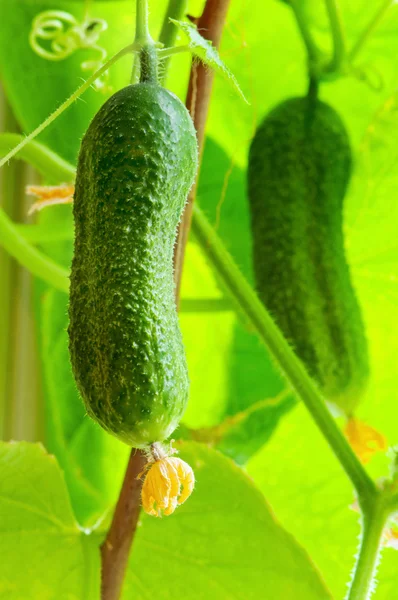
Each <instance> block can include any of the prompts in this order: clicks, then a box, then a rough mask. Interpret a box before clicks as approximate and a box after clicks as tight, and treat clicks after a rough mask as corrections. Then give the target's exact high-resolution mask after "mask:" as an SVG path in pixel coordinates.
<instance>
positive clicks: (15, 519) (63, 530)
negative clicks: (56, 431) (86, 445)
mask: <svg viewBox="0 0 398 600" xmlns="http://www.w3.org/2000/svg"><path fill="white" fill-rule="evenodd" d="M0 534H1V536H0V537H1V541H0V563H1V581H0V596H1V597H2V598H7V600H21V599H22V598H23V600H37V599H38V598H40V599H44V598H54V597H55V595H56V597H57V598H59V599H60V600H61V598H64V599H65V600H66V599H68V600H69V599H70V600H80V599H82V598H84V600H97V599H98V598H99V593H100V590H99V587H100V560H99V552H98V546H97V544H96V543H95V542H94V541H92V539H91V538H90V537H89V536H87V535H86V533H85V532H83V531H82V530H81V529H80V528H79V527H78V525H77V523H76V521H75V518H74V516H73V512H72V508H71V505H70V502H69V498H68V492H67V488H66V485H65V482H64V479H63V476H62V473H61V471H60V470H59V468H58V465H57V463H56V461H55V459H54V457H53V456H49V455H48V454H46V453H45V451H44V449H43V447H42V446H40V445H38V444H28V443H26V442H20V443H10V444H6V443H4V442H0Z"/></svg>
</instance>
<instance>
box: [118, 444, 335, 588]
mask: <svg viewBox="0 0 398 600" xmlns="http://www.w3.org/2000/svg"><path fill="white" fill-rule="evenodd" d="M181 458H183V459H184V460H186V461H187V462H188V463H189V464H190V465H191V466H192V467H193V469H194V471H195V476H196V480H197V484H196V488H195V490H194V492H193V494H192V496H191V497H190V498H189V500H188V501H187V502H186V503H185V504H184V505H183V506H181V507H180V508H178V510H177V511H176V513H175V514H174V515H172V516H171V517H168V518H165V519H162V520H161V521H160V520H157V519H154V518H152V517H147V516H144V517H143V519H142V524H141V527H140V528H139V529H138V532H137V535H136V538H135V540H134V550H133V552H132V554H131V557H130V568H129V571H128V574H127V579H126V585H125V589H124V593H123V596H122V598H123V599H125V600H127V599H130V598H132V597H134V598H135V599H136V600H147V598H151V597H155V596H156V597H158V598H161V599H162V600H171V599H173V598H187V599H192V600H202V599H203V600H224V599H225V600H227V599H230V598H234V599H236V600H238V599H242V600H254V599H255V598H283V600H289V599H292V600H293V599H296V598H305V599H306V600H315V599H316V600H321V599H326V598H331V596H330V595H329V593H328V592H327V590H326V588H325V587H324V584H323V583H322V580H321V579H320V577H319V575H318V573H317V572H316V571H315V570H314V568H313V566H312V565H311V563H310V561H309V559H308V557H307V556H306V554H305V553H304V552H303V551H302V549H301V548H300V547H299V546H298V545H297V544H296V542H295V541H294V539H293V538H292V537H291V536H290V535H288V534H287V533H286V532H285V531H284V530H283V529H282V528H281V527H280V525H279V524H278V523H277V522H276V521H275V520H274V517H273V515H272V513H271V512H270V509H269V507H268V505H267V504H266V502H265V500H264V498H263V497H262V495H261V494H260V493H259V492H258V491H257V489H256V488H255V486H254V485H253V483H252V482H251V480H250V479H249V478H248V477H247V476H246V475H245V473H244V472H243V471H241V470H240V469H239V468H238V467H236V466H235V465H234V464H233V463H232V462H231V461H230V460H229V459H227V458H225V457H223V456H222V455H221V454H219V453H218V452H215V451H213V450H209V449H207V448H205V447H203V446H201V445H199V444H194V443H184V444H183V445H182V446H181ZM242 532H244V535H242Z"/></svg>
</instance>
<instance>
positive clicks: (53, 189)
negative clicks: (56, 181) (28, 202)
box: [25, 183, 75, 215]
mask: <svg viewBox="0 0 398 600" xmlns="http://www.w3.org/2000/svg"><path fill="white" fill-rule="evenodd" d="M25 191H26V193H27V194H28V195H29V196H36V198H38V200H37V202H35V203H34V204H32V206H31V207H30V210H29V214H30V215H31V214H32V213H34V212H36V211H38V210H41V209H42V208H45V207H46V206H52V205H54V204H71V203H72V202H73V194H74V192H75V186H74V185H68V184H65V183H63V184H61V185H56V186H49V185H28V186H27V187H26V189H25Z"/></svg>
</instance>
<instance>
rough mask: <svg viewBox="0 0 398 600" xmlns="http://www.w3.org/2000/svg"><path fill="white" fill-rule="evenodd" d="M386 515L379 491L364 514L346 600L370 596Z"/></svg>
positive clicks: (364, 599) (366, 598)
mask: <svg viewBox="0 0 398 600" xmlns="http://www.w3.org/2000/svg"><path fill="white" fill-rule="evenodd" d="M387 517H388V512H387V510H386V506H385V498H384V496H383V494H382V493H380V494H379V497H378V498H377V499H376V501H375V502H374V503H373V506H372V507H371V508H370V510H369V512H368V513H367V514H365V516H364V522H363V531H362V539H361V543H360V549H359V555H358V560H357V563H356V565H355V569H354V574H353V579H352V582H351V584H350V588H349V591H348V594H347V596H346V600H368V598H370V596H371V593H372V591H373V587H374V576H375V573H376V569H377V565H378V563H379V559H380V551H381V539H382V535H383V529H384V526H385V523H386V519H387Z"/></svg>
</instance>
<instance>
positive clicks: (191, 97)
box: [174, 0, 230, 306]
mask: <svg viewBox="0 0 398 600" xmlns="http://www.w3.org/2000/svg"><path fill="white" fill-rule="evenodd" d="M229 3H230V0H207V2H206V5H205V7H204V10H203V13H202V15H201V17H200V18H199V19H198V20H197V22H196V25H197V27H198V29H199V31H200V33H201V35H202V36H203V37H204V38H206V39H207V40H209V41H211V42H212V44H213V46H215V47H216V48H218V47H219V45H220V41H221V35H222V31H223V28H224V24H225V19H226V16H227V11H228V7H229ZM213 78H214V75H213V73H212V71H211V70H210V69H208V68H207V67H205V65H203V64H202V63H197V61H195V60H193V61H192V66H191V75H190V78H189V84H188V93H187V99H186V107H187V108H188V110H189V112H190V113H191V117H192V120H193V123H194V126H195V129H196V134H197V138H198V147H199V163H200V160H201V157H202V152H203V144H204V137H205V127H206V121H207V114H208V111H209V105H210V97H211V91H212V87H213ZM199 169H200V167H199ZM197 181H198V176H197V178H196V183H195V184H194V186H193V187H192V189H191V191H190V193H189V195H188V200H187V204H186V207H185V210H184V214H183V216H182V220H181V223H180V226H179V229H178V235H177V244H176V246H175V251H174V280H175V285H176V288H175V289H176V303H177V306H179V303H180V291H181V277H182V270H183V266H184V257H185V248H186V245H187V242H188V236H189V231H190V228H191V221H192V209H193V204H194V201H195V196H196V186H197Z"/></svg>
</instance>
